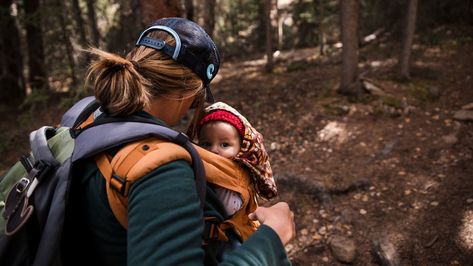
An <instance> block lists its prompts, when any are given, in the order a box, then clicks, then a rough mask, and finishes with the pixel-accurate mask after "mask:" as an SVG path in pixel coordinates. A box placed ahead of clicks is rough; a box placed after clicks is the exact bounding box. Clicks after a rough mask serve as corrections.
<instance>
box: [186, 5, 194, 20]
mask: <svg viewBox="0 0 473 266" xmlns="http://www.w3.org/2000/svg"><path fill="white" fill-rule="evenodd" d="M184 6H185V8H186V17H187V19H188V20H192V21H193V20H194V4H193V3H192V0H185V2H184Z"/></svg>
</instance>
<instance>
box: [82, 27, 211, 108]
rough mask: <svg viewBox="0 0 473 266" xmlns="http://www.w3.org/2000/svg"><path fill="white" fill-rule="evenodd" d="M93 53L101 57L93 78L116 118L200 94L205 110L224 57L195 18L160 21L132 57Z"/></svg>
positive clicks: (93, 68)
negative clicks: (161, 101) (156, 103)
mask: <svg viewBox="0 0 473 266" xmlns="http://www.w3.org/2000/svg"><path fill="white" fill-rule="evenodd" d="M91 52H92V53H93V54H96V55H97V56H98V57H99V59H98V60H97V61H95V62H94V63H92V65H91V66H90V67H89V70H88V75H87V79H88V80H89V82H91V83H92V85H93V88H94V92H95V97H96V98H97V100H98V101H99V102H100V103H101V105H102V107H103V110H104V112H106V113H108V114H110V115H112V116H126V115H130V114H132V113H134V112H137V111H140V110H143V109H145V110H146V109H147V108H149V107H150V105H151V104H152V103H153V100H154V99H157V98H163V99H167V100H171V101H172V100H176V101H179V100H183V99H189V98H195V99H196V100H195V101H196V103H199V104H198V105H200V108H202V106H203V102H204V100H203V99H205V98H206V97H207V98H208V99H212V97H211V93H210V89H209V88H208V86H209V83H210V81H211V80H212V79H213V78H214V77H215V74H216V73H217V71H218V68H219V65H220V56H219V53H218V50H217V49H216V47H215V44H214V43H213V41H212V39H210V37H209V36H208V35H207V34H206V33H205V31H204V30H203V29H202V28H201V27H200V26H198V25H197V24H195V23H194V22H191V21H189V20H186V19H182V18H167V19H160V20H158V21H156V22H154V23H153V24H152V25H151V26H150V27H148V28H147V29H146V30H145V31H143V33H142V34H141V36H140V38H139V39H138V41H137V43H136V47H135V48H134V49H133V50H132V51H131V52H130V53H129V54H128V55H127V56H126V58H122V57H120V56H118V55H114V54H111V53H107V52H104V51H101V50H98V49H91ZM206 95H207V96H206ZM169 111H170V112H172V111H173V110H169Z"/></svg>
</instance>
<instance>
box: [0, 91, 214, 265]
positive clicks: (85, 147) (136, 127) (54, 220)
mask: <svg viewBox="0 0 473 266" xmlns="http://www.w3.org/2000/svg"><path fill="white" fill-rule="evenodd" d="M99 107H100V106H99V104H98V103H97V102H96V101H95V99H94V98H93V97H88V98H85V99H83V100H81V101H79V102H78V103H76V104H75V105H74V106H73V107H72V108H71V109H69V110H68V111H67V112H66V113H65V114H64V116H63V118H62V121H61V127H58V128H56V127H49V126H45V127H42V128H40V129H38V130H36V131H34V132H32V133H31V134H30V144H31V152H30V153H29V154H27V155H25V156H22V157H21V158H20V160H19V161H18V162H17V163H16V164H15V165H13V166H12V167H11V168H10V169H9V170H8V171H7V173H6V174H5V175H4V176H1V177H0V265H44V266H51V265H63V263H62V261H61V251H60V250H61V237H62V234H63V226H64V221H65V213H66V207H67V203H68V193H69V191H70V185H71V175H70V172H71V169H72V166H73V165H74V163H75V162H77V161H78V160H80V159H83V158H88V157H90V156H93V155H96V154H99V153H101V152H103V151H106V150H108V149H110V148H113V147H118V146H121V145H123V144H125V143H128V142H131V141H134V140H139V139H143V138H147V137H157V138H161V139H164V140H168V141H170V142H174V143H176V144H179V145H181V146H182V147H184V148H185V149H186V150H187V151H188V152H189V153H190V155H191V157H192V167H193V168H194V172H195V174H196V187H197V190H198V194H199V197H200V202H201V206H203V203H204V199H205V190H206V183H205V172H204V167H203V164H202V160H201V159H200V157H199V155H198V153H197V151H196V150H195V148H194V147H193V146H192V144H191V142H190V141H189V140H188V138H187V137H186V136H185V135H184V134H182V133H179V132H176V131H174V130H171V129H169V128H166V127H163V126H160V125H157V124H156V123H155V122H154V121H153V120H148V119H144V118H141V117H133V116H132V117H128V118H126V119H124V118H107V119H98V120H97V122H94V123H92V124H90V125H88V126H86V127H85V128H83V129H80V130H77V127H78V125H80V124H81V123H82V122H83V121H85V120H86V119H87V118H88V117H89V116H90V115H92V114H94V116H98V115H99V114H100V113H101V112H100V108H99Z"/></svg>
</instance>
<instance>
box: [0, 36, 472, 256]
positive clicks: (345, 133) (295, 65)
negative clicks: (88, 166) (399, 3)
mask: <svg viewBox="0 0 473 266" xmlns="http://www.w3.org/2000/svg"><path fill="white" fill-rule="evenodd" d="M444 31H445V36H446V38H445V39H443V40H442V41H441V42H440V43H439V44H438V45H435V46H425V45H416V46H415V47H414V51H413V58H414V59H415V62H414V64H413V66H412V71H411V74H412V79H411V80H410V81H409V82H406V81H398V80H396V79H395V75H394V71H393V69H394V67H395V62H396V60H395V56H396V54H395V51H396V49H395V47H393V46H392V45H386V44H384V43H374V44H370V45H368V46H366V47H364V48H363V49H362V50H361V53H360V55H361V56H360V61H361V62H360V68H361V69H360V73H362V76H363V77H364V79H365V80H366V81H369V83H370V84H374V85H376V87H377V88H379V89H381V90H382V92H379V93H377V92H373V93H371V94H369V93H367V94H365V95H363V96H361V99H359V100H358V101H352V100H351V99H347V98H345V97H342V96H340V95H338V94H336V92H335V89H336V88H337V86H338V85H337V82H338V78H339V72H340V58H339V56H338V55H337V51H334V53H333V54H332V55H331V56H324V57H320V56H317V52H316V49H304V50H298V51H292V52H283V53H281V55H280V56H279V57H277V58H276V59H277V64H276V68H275V70H274V72H273V73H271V74H267V73H264V72H263V71H262V69H263V62H264V61H263V60H253V61H244V62H226V63H224V67H223V69H222V70H221V72H220V78H219V80H217V82H216V83H215V84H214V85H213V88H214V94H215V96H216V98H217V99H219V100H222V101H225V102H227V103H229V104H231V105H233V106H234V107H235V108H237V109H238V110H240V111H241V113H242V114H244V115H246V116H247V118H248V119H249V121H250V122H252V123H253V125H254V126H255V127H256V128H257V129H259V130H260V131H261V132H262V133H263V135H264V136H265V143H266V147H267V149H268V151H269V153H270V158H271V162H272V166H273V171H274V173H275V177H276V178H277V182H278V185H279V190H280V196H279V197H278V198H277V199H276V200H274V201H273V202H275V201H280V200H283V201H287V202H289V204H290V206H291V207H292V208H293V210H294V212H295V217H296V229H297V236H296V239H295V240H293V241H292V242H291V243H290V245H288V246H287V251H288V253H289V255H290V257H291V259H292V261H293V264H294V265H343V264H342V263H341V262H339V261H338V260H337V259H336V258H335V256H334V254H333V253H332V251H331V249H330V244H329V242H330V240H331V239H333V238H334V237H337V236H338V237H344V238H347V239H349V240H352V241H354V243H355V247H356V257H355V259H354V260H353V261H352V263H351V264H352V265H377V264H380V263H381V262H380V261H379V260H378V261H377V260H376V259H375V256H374V255H373V252H372V251H373V243H375V242H376V241H379V242H381V243H388V244H391V245H392V247H393V248H394V250H395V252H394V253H393V254H395V256H397V258H398V260H399V262H400V263H399V265H473V122H472V121H469V122H465V121H457V120H454V119H453V114H454V113H455V111H457V110H460V109H461V107H462V106H464V105H465V104H468V103H471V102H473V86H472V81H473V80H472V77H473V42H472V39H471V37H468V36H473V35H472V30H471V29H466V30H465V29H463V30H462V31H461V32H460V33H458V32H456V31H455V30H444ZM380 93H381V94H380ZM46 106H47V107H46ZM42 108H44V110H41V109H42ZM36 110H39V111H35V112H26V113H24V114H22V115H19V116H17V117H14V116H11V115H9V116H5V115H4V116H3V120H4V122H2V124H1V127H0V129H1V131H0V132H2V133H1V134H0V140H1V142H0V143H1V145H0V150H2V151H3V152H2V154H4V160H2V162H1V164H0V170H5V169H6V168H7V166H8V165H10V164H11V163H12V162H14V161H15V160H16V158H17V156H18V155H19V154H21V153H22V152H24V151H25V150H26V149H27V146H26V145H25V143H26V139H27V138H26V135H27V132H29V131H30V130H32V129H34V128H37V127H38V126H40V125H43V124H45V123H49V124H51V123H57V122H58V120H59V115H60V114H61V113H62V111H63V110H64V108H62V107H60V105H57V106H56V105H55V106H50V105H44V106H43V107H39V108H37V109H36ZM331 134H333V136H332V135H331Z"/></svg>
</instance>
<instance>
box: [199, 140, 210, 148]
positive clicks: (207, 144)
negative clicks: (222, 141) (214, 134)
mask: <svg viewBox="0 0 473 266" xmlns="http://www.w3.org/2000/svg"><path fill="white" fill-rule="evenodd" d="M200 146H201V147H202V148H208V147H210V146H212V144H210V142H206V141H204V142H201V143H200Z"/></svg>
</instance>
